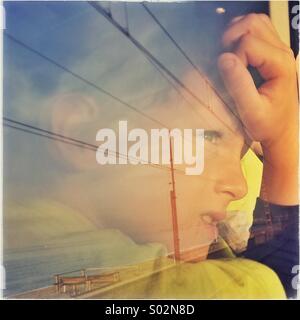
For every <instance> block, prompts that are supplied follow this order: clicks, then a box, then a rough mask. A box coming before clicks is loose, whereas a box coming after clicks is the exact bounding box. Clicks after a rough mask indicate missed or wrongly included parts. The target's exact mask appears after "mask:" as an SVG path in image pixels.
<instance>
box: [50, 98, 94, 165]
mask: <svg viewBox="0 0 300 320" xmlns="http://www.w3.org/2000/svg"><path fill="white" fill-rule="evenodd" d="M47 107H48V108H49V111H50V113H51V114H50V120H51V130H52V131H53V132H55V133H58V134H61V135H63V136H66V137H69V138H73V139H77V140H81V141H84V142H87V143H91V144H95V141H94V139H93V140H92V138H93V137H91V136H90V134H89V133H90V132H91V123H92V122H93V121H94V120H95V118H96V113H97V105H96V103H95V102H94V100H93V99H91V98H90V97H86V96H84V95H80V94H73V93H70V94H62V95H58V96H56V97H54V98H53V99H51V101H49V103H48V106H47ZM74 143H75V142H74ZM95 152H96V151H92V150H90V149H87V148H83V147H78V146H74V145H70V144H66V143H63V142H59V141H54V147H53V148H51V153H52V155H53V156H54V157H55V159H57V160H58V161H60V162H61V163H63V165H66V166H67V167H68V169H70V168H71V169H72V170H76V171H80V170H88V169H92V168H95V167H96V166H97V163H96V160H95V159H96V156H95Z"/></svg>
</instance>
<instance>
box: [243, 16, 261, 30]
mask: <svg viewBox="0 0 300 320" xmlns="http://www.w3.org/2000/svg"><path fill="white" fill-rule="evenodd" d="M246 19H247V24H248V27H250V28H255V27H256V26H257V22H258V19H259V17H258V14H256V13H250V14H248V15H247V18H246Z"/></svg>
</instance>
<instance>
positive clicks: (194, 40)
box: [3, 1, 263, 227]
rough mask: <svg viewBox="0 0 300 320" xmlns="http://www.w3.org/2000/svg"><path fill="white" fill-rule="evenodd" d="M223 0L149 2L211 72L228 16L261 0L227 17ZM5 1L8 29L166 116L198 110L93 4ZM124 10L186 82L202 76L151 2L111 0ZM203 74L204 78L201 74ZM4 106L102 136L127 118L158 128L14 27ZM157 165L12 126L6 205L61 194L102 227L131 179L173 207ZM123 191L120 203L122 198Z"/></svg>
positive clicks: (23, 117)
mask: <svg viewBox="0 0 300 320" xmlns="http://www.w3.org/2000/svg"><path fill="white" fill-rule="evenodd" d="M103 5H104V6H107V4H103ZM218 5H219V4H218V3H217V2H212V3H206V4H205V5H203V4H200V3H193V2H191V3H186V4H183V3H181V4H149V5H148V6H149V8H150V9H151V11H152V12H153V13H154V14H155V15H156V16H157V18H158V19H159V20H160V21H161V23H162V24H163V25H164V26H165V28H166V29H167V30H168V31H169V32H170V33H171V34H172V36H173V37H174V38H175V39H176V40H177V41H178V43H179V44H180V46H181V47H182V48H184V50H185V52H186V53H187V54H188V56H189V57H190V58H191V60H192V61H193V62H194V63H195V64H196V65H197V66H198V67H199V68H200V69H201V70H203V71H204V72H205V73H206V74H207V75H209V76H212V77H214V76H215V74H216V73H215V71H214V70H215V59H216V57H217V55H218V53H219V52H220V45H219V40H220V35H221V32H222V30H223V29H224V26H225V24H226V23H227V22H228V20H229V18H230V17H232V16H234V15H237V14H241V13H245V12H247V11H249V10H250V9H249V8H250V7H251V9H252V10H253V6H254V9H257V7H255V5H254V4H253V3H252V4H251V3H244V4H243V6H239V5H238V4H237V3H228V4H226V6H227V13H226V15H224V16H222V15H217V14H216V12H215V9H216V7H218ZM259 6H263V4H260V5H259ZM5 9H6V31H5V32H6V33H7V34H9V35H12V36H13V37H15V38H17V39H18V40H19V41H22V42H24V43H25V44H26V45H27V46H30V47H31V48H33V49H35V50H37V51H39V52H41V53H42V54H44V55H46V56H48V57H49V58H51V59H53V60H55V61H57V62H58V63H59V64H61V65H63V66H65V67H67V68H68V69H70V70H72V71H73V72H75V73H77V74H79V75H81V76H82V77H84V78H86V79H88V80H89V81H90V82H92V83H95V84H97V85H99V86H101V87H103V88H104V89H105V90H107V91H109V92H111V93H113V94H114V95H116V96H117V97H119V98H121V99H122V100H124V101H126V102H128V103H130V104H132V105H134V106H136V108H138V109H139V110H142V111H144V112H147V113H148V114H150V115H152V116H153V117H158V116H159V117H160V118H161V120H163V121H164V122H165V123H166V124H167V125H176V124H178V123H179V122H180V121H182V123H184V122H185V121H184V120H182V118H181V117H180V114H183V113H181V112H183V111H184V112H185V113H186V110H190V109H187V108H188V104H187V102H186V101H185V100H183V99H182V97H180V96H178V94H177V93H176V91H174V89H173V88H172V87H171V86H170V84H169V83H168V82H167V81H166V80H165V79H164V78H163V77H162V76H161V74H160V73H158V72H157V70H156V69H155V68H154V67H153V66H152V65H151V64H150V63H149V61H148V60H147V59H146V58H145V57H144V56H143V55H142V54H141V52H139V51H138V50H137V49H136V48H135V47H134V46H133V45H132V44H131V43H130V42H129V41H128V39H127V38H126V37H124V36H123V35H122V34H121V33H120V32H119V31H118V30H116V29H115V28H114V27H113V26H112V25H111V24H110V23H109V22H108V21H107V20H106V19H105V18H104V17H103V16H101V15H100V14H99V13H97V12H96V11H95V10H94V9H93V8H92V7H91V6H90V5H89V4H88V3H86V2H71V1H64V2H42V1H41V2H25V1H22V2H12V1H10V2H6V3H5ZM125 9H126V10H127V14H128V22H129V31H130V33H131V34H132V36H133V37H135V38H136V39H138V41H140V42H141V43H142V44H143V45H144V46H145V47H146V48H147V49H148V50H149V51H150V52H151V53H152V54H153V55H154V56H156V57H157V58H158V59H159V60H160V61H161V62H162V63H163V64H164V65H165V66H166V67H167V68H169V69H170V70H171V71H172V72H173V73H174V74H175V75H176V76H177V77H178V78H180V79H184V81H186V83H189V81H190V83H192V82H193V81H195V80H194V79H196V78H195V77H197V75H195V72H194V70H193V68H192V67H191V65H190V64H189V63H188V62H187V61H186V60H185V58H184V57H183V56H182V55H181V54H180V52H179V51H178V50H177V49H176V48H175V47H174V45H173V44H172V43H171V42H170V40H169V39H168V38H167V37H166V36H165V35H164V34H163V32H162V30H161V29H160V28H159V27H158V26H157V25H156V24H155V22H154V21H153V19H152V18H151V17H150V16H149V15H148V13H147V12H146V11H145V9H144V8H143V7H142V5H141V4H139V3H128V4H127V5H126V6H125V5H124V3H113V4H112V5H111V10H112V14H113V17H114V18H115V19H116V20H117V21H118V22H119V23H120V24H123V25H125ZM198 81H199V83H200V82H201V81H202V80H201V79H199V78H198ZM203 98H205V97H203ZM3 113H4V116H6V117H10V118H13V119H16V120H19V121H23V122H25V123H28V124H31V125H35V126H38V127H41V128H44V129H47V130H52V131H55V132H59V133H61V134H65V135H67V136H71V137H73V138H77V139H81V140H84V141H87V142H90V143H93V144H95V142H96V141H95V136H96V132H97V131H98V130H99V129H100V128H103V127H108V128H116V127H117V124H118V121H119V120H128V121H129V125H130V126H131V127H139V128H146V129H149V128H151V127H153V125H154V124H153V123H151V122H149V120H147V119H145V118H143V117H141V116H140V115H139V114H136V113H134V112H133V111H131V110H129V109H126V108H125V107H124V106H123V105H121V104H120V103H118V102H116V101H114V100H112V99H111V98H110V97H108V96H106V95H104V94H103V93H100V92H99V91H97V90H95V89H94V88H93V87H91V86H88V85H87V84H86V83H83V82H82V81H80V80H78V79H76V78H75V77H73V76H72V75H70V74H68V73H66V72H65V71H63V70H61V69H59V68H57V67H56V66H54V65H53V64H51V63H49V62H48V61H46V60H45V59H43V58H41V57H40V56H37V55H35V54H34V53H32V52H30V51H28V50H26V49H25V48H24V47H22V46H20V45H18V44H16V43H15V42H13V41H11V40H10V39H9V38H8V37H5V36H4V111H3ZM186 117H187V118H186V122H187V121H189V120H191V119H192V118H193V114H192V111H189V112H188V114H187V116H186ZM155 127H157V124H156V125H155ZM139 170H140V171H139ZM137 171H139V173H136V172H137ZM154 171H155V169H153V168H149V169H143V170H141V169H137V168H134V169H133V168H130V169H128V168H127V169H126V171H125V170H123V171H122V168H117V169H115V168H114V169H112V168H109V169H107V170H102V169H99V166H98V165H97V164H96V162H95V155H94V154H93V153H92V152H90V151H85V150H84V151H83V150H79V149H76V148H74V147H69V146H65V145H62V144H60V143H54V142H52V141H47V140H46V139H43V138H40V137H36V136H32V135H30V134H24V133H20V132H18V131H15V130H13V129H10V128H5V129H4V196H5V198H4V204H11V203H18V204H20V203H22V204H23V205H24V206H26V205H28V206H30V203H31V202H34V201H35V200H36V199H46V200H47V199H52V200H53V199H54V200H55V201H58V202H61V203H64V204H65V205H68V206H70V207H73V208H75V209H76V210H77V211H80V212H81V213H82V214H83V215H85V216H86V217H87V218H88V219H89V220H90V221H92V223H93V224H95V225H97V226H99V227H101V226H103V220H105V221H106V223H107V221H108V220H109V221H110V222H111V223H112V220H113V219H112V218H111V216H110V214H111V212H120V211H122V201H123V207H124V204H128V199H126V195H125V194H124V188H125V189H126V186H124V181H126V179H128V180H130V181H131V184H132V186H134V187H133V188H134V189H135V190H136V193H135V194H136V195H138V194H139V192H140V193H141V194H142V195H143V197H141V199H140V200H139V199H137V198H135V199H136V200H135V201H136V203H138V202H139V201H141V203H140V207H143V206H144V205H145V203H153V199H157V200H158V201H157V203H155V205H154V204H153V209H155V208H156V209H157V210H162V211H163V210H168V208H169V198H168V197H169V176H168V173H166V172H164V171H159V170H158V172H155V173H154ZM149 176H151V177H152V180H151V182H149V183H148V184H147V186H146V185H143V188H142V189H143V191H141V190H139V189H140V186H141V184H140V183H141V181H144V180H145V177H149ZM120 177H122V178H120ZM138 177H140V178H138ZM155 189H156V190H157V192H156V191H155V192H154V191H153V190H155ZM107 190H114V191H115V193H111V192H110V193H108V192H107ZM118 190H119V192H118ZM149 190H151V197H150V198H149V199H148V198H147V197H146V196H148V194H149ZM155 197H156V198H155ZM116 198H117V199H118V201H119V202H120V203H121V204H117V203H114V199H116ZM146 198H147V199H146ZM93 199H94V200H93ZM46 200H45V201H46ZM143 201H144V202H143ZM145 201H146V202H145ZM125 206H126V205H125ZM128 210H131V209H128ZM125 211H126V210H125ZM4 214H5V212H4ZM7 214H9V211H7ZM120 214H121V213H120ZM99 216H101V219H100V218H99ZM107 216H109V218H107ZM105 217H106V218H105ZM14 221H15V220H14ZM16 223H17V222H16Z"/></svg>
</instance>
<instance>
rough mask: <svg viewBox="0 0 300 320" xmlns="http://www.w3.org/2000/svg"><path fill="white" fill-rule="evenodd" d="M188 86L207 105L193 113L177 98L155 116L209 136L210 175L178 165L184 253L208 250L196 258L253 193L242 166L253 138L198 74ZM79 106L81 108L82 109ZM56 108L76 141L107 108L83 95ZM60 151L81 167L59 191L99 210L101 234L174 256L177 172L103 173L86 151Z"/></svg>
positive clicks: (135, 169)
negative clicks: (116, 233) (232, 206)
mask: <svg viewBox="0 0 300 320" xmlns="http://www.w3.org/2000/svg"><path fill="white" fill-rule="evenodd" d="M186 81H187V82H189V85H190V86H194V90H195V91H196V92H197V94H198V96H199V98H201V100H202V101H203V103H204V105H199V104H195V103H194V102H191V104H192V107H193V111H192V110H190V109H188V108H189V107H191V106H185V107H183V106H178V105H176V103H174V101H175V99H176V98H175V99H174V98H173V97H170V98H169V101H168V102H167V103H166V105H164V106H160V107H153V108H152V110H153V114H154V115H155V114H157V115H160V119H162V120H163V121H164V122H165V123H168V122H169V123H172V127H173V128H176V127H177V128H178V127H179V128H182V129H183V128H202V129H205V135H204V138H205V144H204V148H205V149H204V159H205V160H204V171H203V173H202V174H201V175H200V176H188V175H185V174H184V168H185V165H176V166H175V181H176V192H177V212H178V223H179V237H180V246H181V250H183V251H184V250H188V249H191V248H194V247H201V250H200V249H199V250H200V251H201V252H198V253H197V250H196V252H195V254H196V255H197V254H198V255H199V254H200V255H201V256H203V255H204V256H205V255H206V254H207V250H208V246H209V245H210V244H211V243H212V242H213V241H214V240H215V239H216V238H217V236H218V232H217V227H216V224H217V223H218V221H220V220H222V219H224V218H225V216H226V213H225V211H226V207H227V205H228V204H229V202H230V201H232V200H236V199H240V198H241V197H243V196H244V195H245V194H246V192H247V186H246V181H245V179H244V177H243V174H242V171H241V165H240V159H241V157H242V152H243V148H244V145H245V139H244V132H243V130H242V128H241V125H240V122H239V120H238V119H237V118H236V117H235V116H234V115H233V114H232V112H231V111H229V109H228V108H227V107H226V106H225V104H224V103H223V102H222V101H221V100H220V98H218V97H217V95H216V94H215V92H214V91H213V90H212V89H210V88H209V87H208V86H204V85H203V83H201V82H199V81H196V79H194V78H193V75H192V74H190V75H189V76H188V77H186ZM76 104H77V105H78V108H76V107H74V105H75V106H76ZM51 108H52V109H53V111H54V112H53V114H52V123H53V126H54V127H55V128H56V129H57V128H59V129H60V130H56V131H60V132H62V131H64V130H62V127H64V129H65V131H68V128H69V129H70V130H71V131H72V135H73V136H74V132H83V131H84V127H86V128H87V127H88V126H89V121H90V122H91V123H95V119H94V118H97V116H99V114H98V111H95V110H98V109H99V108H98V106H97V103H96V102H95V101H93V99H91V98H90V97H89V98H87V97H84V96H79V95H78V96H76V95H75V96H74V95H73V96H72V95H69V96H62V97H58V98H57V99H56V100H53V103H52V105H51ZM71 110H72V117H71V118H70V117H68V114H70V112H71ZM83 110H84V112H83V113H84V114H83V113H82V111H83ZM74 111H75V112H74ZM76 112H77V115H76ZM95 112H96V114H95ZM63 118H65V121H63ZM82 120H84V121H82ZM96 122H97V121H96ZM129 123H130V120H129ZM96 131H97V129H96V127H95V132H96ZM69 135H70V134H69ZM57 148H59V150H60V153H59V157H61V156H63V157H64V159H68V160H69V161H71V162H72V164H73V166H74V167H75V168H76V170H75V171H74V172H73V173H72V174H70V176H69V177H67V178H66V179H64V180H63V181H62V183H61V186H60V187H59V190H61V193H62V197H64V198H68V200H67V202H70V203H72V204H73V205H74V206H76V207H79V209H81V210H85V212H87V211H89V209H86V208H89V207H93V208H97V210H98V212H95V213H94V215H93V216H92V217H90V218H91V219H93V220H94V221H96V223H97V224H98V225H101V227H104V228H114V229H119V230H121V231H122V232H123V233H125V234H128V235H130V236H131V237H132V238H133V240H135V241H136V242H138V243H148V242H159V243H162V244H164V245H166V246H167V248H168V250H169V251H172V250H173V234H172V220H171V207H170V196H169V190H170V189H169V182H170V171H169V170H163V171H162V170H156V169H154V168H151V167H148V166H145V165H137V166H133V165H115V166H111V165H106V166H100V165H98V164H97V163H96V159H95V155H94V154H93V153H92V152H90V151H88V150H81V151H80V152H79V153H80V155H79V156H78V150H76V151H74V150H73V149H72V147H71V148H66V147H65V146H63V147H62V148H61V145H59V143H57ZM61 152H63V154H62V153H61ZM74 152H76V155H75V153H74ZM166 168H167V167H166ZM91 177H93V178H92V179H91ZM78 194H80V195H81V196H80V197H78ZM76 195H77V196H76ZM116 199H118V201H116ZM88 214H89V213H88ZM183 258H184V257H183ZM188 258H191V257H190V256H189V257H188Z"/></svg>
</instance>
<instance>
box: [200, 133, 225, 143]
mask: <svg viewBox="0 0 300 320" xmlns="http://www.w3.org/2000/svg"><path fill="white" fill-rule="evenodd" d="M221 137H222V134H221V132H219V131H215V130H205V131H204V139H205V140H207V141H209V142H211V143H218V141H219V139H220V138H221Z"/></svg>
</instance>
